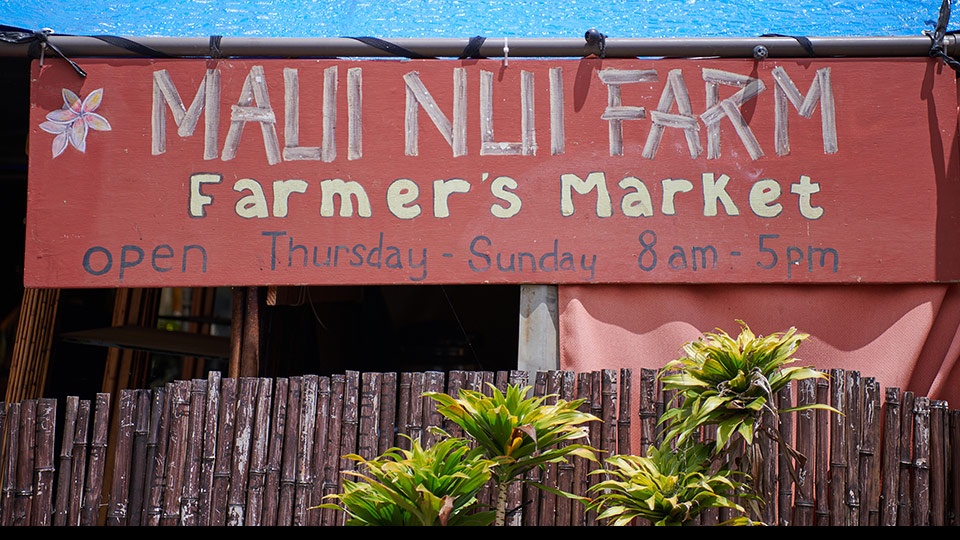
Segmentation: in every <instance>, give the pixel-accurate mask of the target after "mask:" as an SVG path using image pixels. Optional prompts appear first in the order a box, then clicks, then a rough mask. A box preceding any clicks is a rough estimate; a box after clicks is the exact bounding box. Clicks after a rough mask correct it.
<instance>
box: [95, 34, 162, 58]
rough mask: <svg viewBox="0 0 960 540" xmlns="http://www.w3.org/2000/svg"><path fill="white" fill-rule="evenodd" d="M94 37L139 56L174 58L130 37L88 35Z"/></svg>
mask: <svg viewBox="0 0 960 540" xmlns="http://www.w3.org/2000/svg"><path fill="white" fill-rule="evenodd" d="M89 37H92V38H95V39H99V40H100V41H103V42H104V43H109V44H110V45H113V46H114V47H119V48H121V49H126V50H128V51H130V52H134V53H137V54H139V55H140V56H146V57H149V58H174V56H173V55H170V54H167V53H165V52H161V51H158V50H156V49H153V48H150V47H147V46H146V45H143V44H141V43H137V42H136V41H133V40H131V39H127V38H122V37H119V36H89Z"/></svg>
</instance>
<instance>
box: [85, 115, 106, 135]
mask: <svg viewBox="0 0 960 540" xmlns="http://www.w3.org/2000/svg"><path fill="white" fill-rule="evenodd" d="M83 121H84V122H86V123H87V125H88V126H90V129H95V130H97V131H110V130H111V129H112V128H111V127H110V122H107V119H106V118H104V117H102V116H100V115H99V114H97V113H87V114H85V115H83Z"/></svg>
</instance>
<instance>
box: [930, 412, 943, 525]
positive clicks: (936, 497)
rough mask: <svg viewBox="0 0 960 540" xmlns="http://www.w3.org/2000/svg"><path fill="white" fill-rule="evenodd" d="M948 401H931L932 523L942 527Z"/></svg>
mask: <svg viewBox="0 0 960 540" xmlns="http://www.w3.org/2000/svg"><path fill="white" fill-rule="evenodd" d="M946 408H947V406H946V403H945V402H943V401H940V400H932V401H931V402H930V525H931V526H933V527H942V526H944V525H945V524H946V521H947V519H946V514H945V511H946V500H947V484H946V479H947V478H946V477H947V467H946V463H945V462H944V458H945V453H946V450H945V446H946V440H945V436H946V435H947V431H946V429H944V417H945V409H946Z"/></svg>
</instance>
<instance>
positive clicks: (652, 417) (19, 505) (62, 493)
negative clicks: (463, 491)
mask: <svg viewBox="0 0 960 540" xmlns="http://www.w3.org/2000/svg"><path fill="white" fill-rule="evenodd" d="M827 374H828V377H827V378H825V379H819V380H806V381H800V382H799V383H797V384H796V386H791V387H789V388H787V389H784V391H782V392H781V393H780V394H779V395H778V402H779V403H778V406H779V407H780V408H781V409H783V408H786V407H789V406H792V405H796V404H810V403H824V404H829V405H831V406H833V407H835V408H836V409H839V410H840V411H842V412H843V415H836V414H832V413H829V412H827V411H823V410H808V411H803V412H799V413H784V414H781V415H780V416H779V422H776V420H777V419H775V418H770V419H769V423H768V425H767V427H769V428H770V429H775V430H778V432H779V434H780V436H781V437H782V438H783V439H784V440H785V441H786V442H787V443H788V444H790V445H791V446H792V447H793V448H795V449H796V450H798V451H799V452H800V453H801V455H802V456H803V457H804V459H802V460H795V459H794V458H792V457H790V456H789V455H788V454H787V453H786V452H781V451H780V450H779V448H778V447H777V446H776V445H775V443H769V444H766V445H765V446H764V447H763V448H762V452H763V454H762V455H763V457H764V459H763V460H762V463H763V474H762V475H761V477H760V478H757V479H755V482H757V483H758V485H760V486H761V487H762V492H763V493H762V494H763V500H764V501H765V502H766V504H765V505H764V507H763V509H762V512H763V514H762V517H763V521H764V523H766V524H768V525H779V526H791V525H797V526H908V525H913V526H926V525H929V526H943V525H947V526H956V525H957V524H958V510H960V493H958V492H960V411H957V410H949V409H948V408H947V404H946V403H945V402H942V401H935V400H930V399H928V398H926V397H922V396H915V395H913V394H912V393H911V392H901V391H900V389H897V388H887V389H885V395H884V396H883V400H882V401H881V393H880V389H879V388H878V386H877V384H876V381H875V380H874V379H872V378H862V377H861V376H860V374H859V373H858V372H855V371H844V370H829V371H828V372H827ZM530 379H531V374H530V373H527V372H524V371H509V372H506V371H502V372H473V371H450V372H432V371H430V372H411V373H399V374H398V373H372V372H363V373H361V372H356V371H348V372H345V373H343V374H336V375H330V376H318V375H303V376H297V377H288V378H277V379H268V378H256V377H240V378H223V377H222V376H221V374H220V373H218V372H211V373H210V374H209V375H208V377H207V378H206V379H193V380H180V381H173V382H171V383H168V384H166V385H164V386H162V387H159V388H156V389H153V390H132V389H131V390H121V391H120V394H119V396H118V399H119V401H118V402H117V403H112V402H111V399H112V396H111V395H110V394H107V393H100V394H97V395H96V398H95V399H94V400H81V399H78V398H77V397H68V398H67V399H66V400H65V402H64V403H63V404H62V411H58V410H57V409H58V403H57V402H56V400H53V399H36V400H26V401H22V402H19V403H6V404H0V405H2V406H0V434H2V435H3V445H2V447H0V450H2V454H0V458H2V459H0V486H2V491H0V525H2V526H18V525H22V526H42V525H50V526H91V525H105V526H338V525H342V524H343V520H344V517H345V515H344V513H343V512H339V511H336V510H330V509H322V510H321V509H316V508H314V507H315V506H316V505H317V504H319V503H320V502H321V500H322V498H323V497H324V496H325V495H329V494H333V493H337V492H339V489H340V487H341V485H342V484H341V481H342V478H343V473H344V471H348V470H351V469H352V468H353V466H354V462H353V461H352V460H349V459H347V458H345V457H343V456H345V455H346V454H350V453H356V454H359V455H361V456H363V457H364V458H367V459H370V458H374V457H376V456H377V455H379V454H381V453H383V452H384V451H386V450H387V449H388V448H390V447H392V446H399V447H406V448H408V447H409V440H408V439H406V438H405V437H403V436H401V434H404V435H408V436H410V437H413V438H420V439H421V441H422V443H423V444H424V446H426V445H429V444H430V443H431V442H432V441H433V440H434V439H433V437H435V435H434V433H433V432H432V431H431V429H430V428H431V427H433V426H437V427H441V428H443V429H444V430H446V431H447V432H448V433H451V434H454V435H460V433H459V431H458V427H457V426H456V425H454V424H452V423H450V422H449V421H447V420H446V419H445V418H443V417H442V415H440V414H439V413H438V412H437V410H436V407H435V402H434V401H433V400H432V399H429V398H425V397H423V396H422V394H423V393H424V392H428V391H437V392H446V393H449V394H451V395H456V393H457V391H458V390H459V389H460V388H469V389H474V390H479V391H487V390H488V387H487V384H488V383H489V384H492V385H495V386H497V387H498V388H501V389H505V388H506V386H507V385H508V384H522V385H530V386H531V387H532V389H533V390H532V391H533V393H534V394H535V395H539V396H559V397H560V398H562V399H565V400H568V401H569V400H573V399H578V398H584V399H585V400H586V401H585V402H584V404H583V406H582V410H584V411H588V412H590V413H592V414H594V415H595V416H597V417H599V418H600V419H602V422H600V423H598V422H592V423H590V425H589V430H590V441H591V444H592V445H593V446H594V447H596V448H599V449H600V450H602V451H603V452H604V454H605V455H610V454H630V453H637V454H643V453H645V452H646V450H647V449H648V448H649V447H650V445H652V444H655V443H657V442H658V440H659V439H658V437H659V435H660V434H659V433H658V428H657V424H656V420H657V418H659V416H660V415H661V414H662V413H663V411H664V410H665V408H666V407H667V406H668V404H669V400H670V399H671V397H672V396H671V395H670V394H669V393H667V392H664V391H663V390H662V388H660V387H659V385H658V380H657V378H656V374H655V371H653V370H647V369H643V370H640V373H639V380H638V381H634V380H633V373H632V371H631V370H627V369H624V370H620V371H619V372H618V371H616V370H602V371H596V372H588V373H574V372H570V371H550V372H537V373H535V374H532V380H530ZM635 383H637V384H638V385H639V387H638V391H637V393H636V395H637V396H639V403H636V404H635V405H634V404H632V403H631V396H633V395H634V393H633V391H632V386H633V385H634V384H635ZM550 399H555V398H554V397H551V398H550ZM113 414H116V415H117V416H118V417H117V419H116V420H117V421H116V422H111V415H113ZM58 422H59V425H60V426H61V429H60V431H58V430H57V425H58ZM111 426H114V427H113V428H111ZM111 429H115V430H116V433H108V432H109V431H110V430H111ZM633 430H639V437H637V440H639V441H640V448H631V440H632V439H633V437H632V436H631V432H632V431H633ZM58 449H59V459H58V460H57V459H55V457H56V456H57V450H58ZM108 467H109V468H108ZM595 467H596V464H591V463H590V462H588V461H586V460H584V459H582V458H572V459H571V460H570V461H569V462H567V463H563V464H550V465H549V466H546V467H544V468H542V469H540V470H537V471H535V472H533V473H530V474H529V475H528V479H530V480H536V481H537V482H540V483H543V484H545V485H548V486H553V487H557V488H559V489H561V490H563V491H566V492H569V493H574V494H578V495H586V494H587V492H588V490H589V487H590V485H591V483H593V482H596V481H598V478H599V477H598V475H591V474H589V472H590V471H591V470H592V469H594V468H595ZM493 491H494V490H493V488H492V487H491V486H488V487H487V488H485V489H484V490H483V491H482V492H481V495H480V497H481V502H482V503H486V504H493V502H494V500H495V495H496V494H495V493H494V492H493ZM508 508H509V510H510V512H509V516H508V523H507V524H508V525H510V526H596V525H603V524H604V523H602V522H598V520H597V516H596V515H595V514H594V513H592V512H588V511H586V509H585V507H584V506H583V505H582V503H580V502H578V501H575V500H573V499H570V498H566V497H562V496H559V497H558V496H557V495H555V494H551V493H550V492H548V491H546V490H540V489H536V488H533V487H531V486H530V485H529V484H526V483H519V482H517V483H514V484H513V485H512V486H511V488H510V491H509V492H508ZM725 517H726V516H725V515H724V513H723V512H719V511H716V512H712V513H707V514H704V515H702V516H701V517H700V518H699V521H698V522H697V524H698V525H711V524H715V523H718V522H719V521H721V520H723V519H725ZM636 525H638V526H642V525H646V523H636Z"/></svg>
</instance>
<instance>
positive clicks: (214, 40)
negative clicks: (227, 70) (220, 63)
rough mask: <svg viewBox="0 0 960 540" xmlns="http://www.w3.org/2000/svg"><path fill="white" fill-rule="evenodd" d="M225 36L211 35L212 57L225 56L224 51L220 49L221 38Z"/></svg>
mask: <svg viewBox="0 0 960 540" xmlns="http://www.w3.org/2000/svg"><path fill="white" fill-rule="evenodd" d="M221 39H223V36H210V58H216V59H218V60H219V59H220V58H223V51H221V50H220V40H221Z"/></svg>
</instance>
